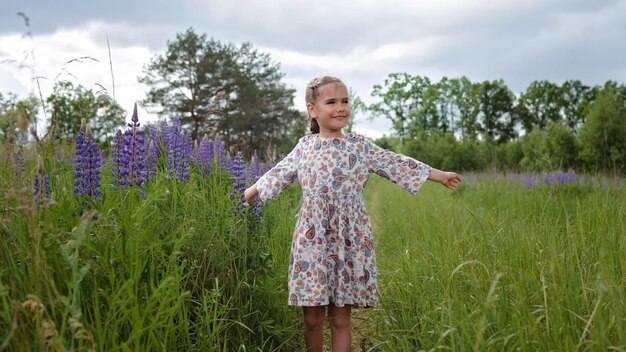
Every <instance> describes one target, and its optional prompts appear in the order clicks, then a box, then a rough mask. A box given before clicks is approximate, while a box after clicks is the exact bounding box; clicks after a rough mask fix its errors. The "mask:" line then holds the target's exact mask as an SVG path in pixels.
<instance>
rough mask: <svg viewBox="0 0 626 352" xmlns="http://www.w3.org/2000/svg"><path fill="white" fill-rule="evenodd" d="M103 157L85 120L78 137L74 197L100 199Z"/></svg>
mask: <svg viewBox="0 0 626 352" xmlns="http://www.w3.org/2000/svg"><path fill="white" fill-rule="evenodd" d="M101 160H102V159H101V155H100V150H99V148H98V143H97V142H96V141H95V140H94V139H93V136H92V134H91V129H90V128H89V127H88V126H85V120H83V122H82V124H81V127H80V130H79V131H78V136H77V137H76V159H75V161H74V170H75V173H74V197H79V196H85V197H91V198H93V199H99V198H100V165H101Z"/></svg>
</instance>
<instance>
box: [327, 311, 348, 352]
mask: <svg viewBox="0 0 626 352" xmlns="http://www.w3.org/2000/svg"><path fill="white" fill-rule="evenodd" d="M351 309H352V306H350V305H346V306H343V307H337V306H335V305H334V304H331V305H329V306H328V323H329V324H330V334H331V335H330V336H331V340H332V351H333V352H343V351H350V340H351V339H352V335H351V331H350V311H351Z"/></svg>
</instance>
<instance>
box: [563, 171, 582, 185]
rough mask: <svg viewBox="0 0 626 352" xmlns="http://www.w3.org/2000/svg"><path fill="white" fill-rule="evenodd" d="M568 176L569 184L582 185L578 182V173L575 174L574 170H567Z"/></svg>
mask: <svg viewBox="0 0 626 352" xmlns="http://www.w3.org/2000/svg"><path fill="white" fill-rule="evenodd" d="M566 176H567V179H568V180H569V182H573V183H575V184H577V185H578V184H580V183H579V182H578V176H576V173H575V172H574V170H572V169H569V170H567V174H566Z"/></svg>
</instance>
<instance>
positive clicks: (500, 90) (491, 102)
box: [478, 80, 515, 143]
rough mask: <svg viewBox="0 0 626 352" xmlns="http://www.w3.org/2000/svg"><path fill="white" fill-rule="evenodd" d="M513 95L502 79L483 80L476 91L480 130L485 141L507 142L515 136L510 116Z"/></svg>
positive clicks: (513, 99)
mask: <svg viewBox="0 0 626 352" xmlns="http://www.w3.org/2000/svg"><path fill="white" fill-rule="evenodd" d="M514 101H515V95H513V92H511V90H510V89H509V88H508V87H507V86H506V84H505V83H504V81H503V80H497V81H484V82H483V83H482V84H481V86H480V89H479V92H478V106H479V113H480V115H479V118H480V122H481V125H480V131H481V132H482V135H483V138H484V139H485V140H486V141H498V142H501V143H503V142H507V141H509V140H510V139H512V138H514V137H515V132H514V123H513V116H512V113H511V112H512V109H513V102H514Z"/></svg>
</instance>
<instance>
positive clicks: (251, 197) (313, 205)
mask: <svg viewBox="0 0 626 352" xmlns="http://www.w3.org/2000/svg"><path fill="white" fill-rule="evenodd" d="M305 99H306V108H307V112H308V115H309V119H310V122H311V132H312V133H311V134H310V135H307V136H304V137H302V138H301V139H300V140H299V142H298V144H297V145H296V146H295V148H294V149H293V150H292V151H291V152H290V153H289V154H288V155H287V156H286V157H285V158H284V159H283V160H282V161H281V162H279V163H278V164H277V165H276V166H275V167H274V168H272V169H271V170H270V171H268V172H267V173H266V174H265V175H263V176H262V177H261V178H259V180H258V181H257V182H256V183H255V184H254V185H252V186H251V187H250V188H248V189H247V190H246V191H245V192H244V198H245V202H246V203H245V204H246V206H247V205H249V204H252V203H254V201H255V200H256V197H257V196H258V197H259V198H260V199H261V200H262V201H263V202H267V201H269V200H271V199H273V198H275V197H276V196H277V195H278V194H279V193H280V192H281V191H282V190H283V189H285V188H286V187H287V186H288V185H289V184H290V183H291V182H293V181H294V180H295V179H297V180H298V183H299V184H300V187H301V188H302V198H303V199H302V206H301V209H300V211H299V213H298V219H297V221H296V228H295V232H294V235H293V241H292V244H291V259H290V265H289V266H290V267H289V304H290V305H295V306H302V307H303V310H304V338H305V343H306V346H307V351H320V352H321V351H322V347H323V329H324V319H325V315H326V309H328V318H329V319H328V320H329V325H330V330H331V340H332V342H331V344H332V350H333V351H348V350H349V349H350V339H351V334H350V310H351V308H352V306H356V307H374V306H376V305H377V304H378V293H377V277H376V259H375V256H374V248H373V245H372V244H373V240H372V233H371V227H370V221H369V218H368V216H367V212H366V211H365V205H364V203H363V195H362V194H363V189H364V187H365V184H366V182H367V179H368V176H369V174H370V173H372V172H375V173H377V174H378V175H380V176H382V177H384V178H387V179H389V180H390V181H392V182H394V183H396V184H398V185H399V186H401V187H402V188H404V189H406V190H407V191H409V192H411V193H412V194H415V193H416V192H417V191H418V190H419V188H420V187H421V185H422V183H424V181H425V180H426V179H428V180H432V181H436V182H439V183H441V184H443V185H444V186H446V187H447V188H449V189H456V187H457V184H458V183H459V182H460V181H461V178H460V177H459V175H457V174H456V173H454V172H443V171H439V170H437V169H434V168H431V167H430V166H428V165H426V164H423V163H421V162H419V161H417V160H414V159H412V158H409V157H407V156H404V155H401V154H396V153H393V152H391V151H387V150H385V149H382V148H379V147H378V146H376V145H375V144H374V143H372V142H370V141H369V140H367V139H366V138H365V137H362V136H360V135H357V134H351V133H348V134H344V133H343V132H342V128H343V127H344V126H345V125H346V123H347V122H348V118H350V104H349V101H348V90H347V88H346V86H345V84H344V83H343V82H342V81H341V80H339V79H338V78H335V77H329V76H324V77H318V78H315V79H313V80H312V81H311V82H310V83H309V84H308V85H307V87H306V92H305Z"/></svg>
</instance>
